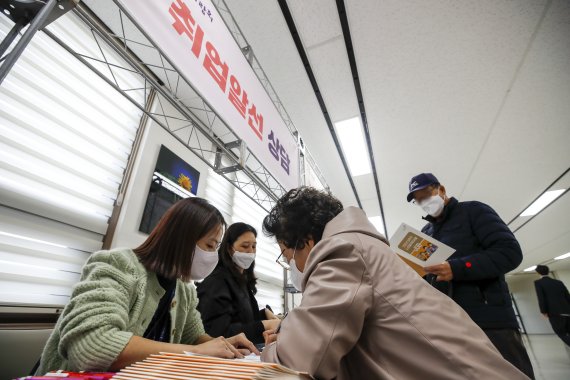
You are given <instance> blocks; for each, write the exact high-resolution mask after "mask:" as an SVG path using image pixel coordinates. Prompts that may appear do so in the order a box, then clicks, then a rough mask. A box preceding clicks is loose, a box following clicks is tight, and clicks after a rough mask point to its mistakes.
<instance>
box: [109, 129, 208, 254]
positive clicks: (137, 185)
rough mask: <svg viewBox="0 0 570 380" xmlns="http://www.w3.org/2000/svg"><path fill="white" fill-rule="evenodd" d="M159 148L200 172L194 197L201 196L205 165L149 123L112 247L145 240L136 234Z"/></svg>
mask: <svg viewBox="0 0 570 380" xmlns="http://www.w3.org/2000/svg"><path fill="white" fill-rule="evenodd" d="M161 145H164V146H166V147H167V148H168V149H170V150H171V151H172V152H173V153H175V154H176V155H178V156H179V157H180V158H182V159H183V160H184V161H186V162H187V163H188V164H190V165H192V166H193V167H194V168H195V169H196V170H198V171H199V172H200V180H199V182H198V193H197V195H198V196H199V197H204V190H205V188H206V179H207V177H208V165H206V164H205V163H204V161H202V160H201V159H200V158H198V156H196V155H195V154H194V153H192V152H191V151H190V150H188V148H186V147H185V146H184V145H183V144H182V143H180V142H179V141H178V140H176V139H175V138H174V137H173V136H172V135H171V134H170V133H169V132H167V131H165V130H164V129H163V128H162V127H161V126H159V125H158V124H156V123H155V122H153V121H150V122H149V124H148V125H147V128H146V130H145V134H144V136H143V139H142V141H141V147H140V149H139V152H138V156H137V157H136V160H135V165H134V167H133V173H132V175H131V180H130V182H129V187H128V189H127V193H126V195H125V199H124V203H123V207H122V210H121V214H120V216H119V221H118V223H117V229H116V231H115V236H114V237H113V243H112V247H128V248H134V247H136V246H138V245H139V244H141V243H142V242H143V241H144V239H145V238H146V237H147V235H146V234H144V233H142V232H139V225H140V222H141V218H142V214H143V211H144V205H145V203H146V198H147V195H148V190H149V187H150V183H151V181H152V174H153V172H154V169H155V166H156V159H157V158H158V153H159V151H160V146H161Z"/></svg>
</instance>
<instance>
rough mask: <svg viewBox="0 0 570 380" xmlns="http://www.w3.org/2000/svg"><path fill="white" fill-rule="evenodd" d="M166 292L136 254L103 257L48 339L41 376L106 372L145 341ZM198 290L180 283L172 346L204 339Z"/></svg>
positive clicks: (89, 267)
mask: <svg viewBox="0 0 570 380" xmlns="http://www.w3.org/2000/svg"><path fill="white" fill-rule="evenodd" d="M164 293H165V290H164V289H163V288H162V287H161V286H160V284H159V282H158V279H157V277H156V274H155V273H153V272H149V271H147V270H146V269H145V268H144V267H143V266H142V265H141V263H140V262H139V260H138V258H137V256H136V255H135V253H134V252H133V251H132V250H131V249H115V250H111V251H99V252H96V253H94V254H93V255H91V257H90V258H89V260H87V263H86V264H85V266H84V267H83V272H82V274H81V280H80V281H79V283H77V285H75V287H74V288H73V292H72V294H71V299H70V300H69V303H68V304H67V306H66V307H65V309H64V310H63V313H62V314H61V316H60V317H59V320H58V321H57V324H56V326H55V328H54V330H53V332H52V334H51V336H50V337H49V339H48V341H47V343H46V346H45V348H44V351H43V353H42V359H41V363H40V366H39V368H38V370H37V372H36V373H37V374H44V373H46V372H48V371H52V370H58V369H63V370H67V371H105V370H108V369H109V367H110V366H111V364H113V362H114V361H115V359H116V358H117V357H118V356H119V354H120V353H121V351H123V349H124V348H125V346H126V345H127V343H128V342H129V340H130V339H131V337H132V336H133V335H137V336H142V335H143V334H144V332H145V331H146V329H147V327H148V325H149V324H150V321H151V319H152V317H153V315H154V312H155V311H156V308H157V306H158V302H159V301H160V298H161V297H162V296H163V295H164ZM197 304H198V298H197V296H196V288H195V287H194V285H193V284H187V283H184V282H182V281H180V280H178V281H177V284H176V292H175V296H174V299H173V300H172V304H171V309H170V316H171V318H172V331H171V333H170V341H171V342H172V343H183V344H193V343H194V342H196V340H197V339H198V337H199V336H200V335H203V334H205V332H204V326H203V325H202V320H201V318H200V313H199V312H198V311H197V310H196V306H197Z"/></svg>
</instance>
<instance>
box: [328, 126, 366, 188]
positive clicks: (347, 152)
mask: <svg viewBox="0 0 570 380" xmlns="http://www.w3.org/2000/svg"><path fill="white" fill-rule="evenodd" d="M334 125H335V129H336V134H337V136H338V139H339V141H340V145H341V147H342V151H343V152H344V156H345V157H346V161H347V162H348V168H349V169H350V174H351V175H352V176H353V177H356V176H359V175H364V174H369V173H370V172H371V171H372V169H371V168H370V157H369V156H368V148H367V147H366V142H365V140H364V131H363V129H362V124H361V123H360V117H354V118H352V119H348V120H343V121H339V122H336V123H334Z"/></svg>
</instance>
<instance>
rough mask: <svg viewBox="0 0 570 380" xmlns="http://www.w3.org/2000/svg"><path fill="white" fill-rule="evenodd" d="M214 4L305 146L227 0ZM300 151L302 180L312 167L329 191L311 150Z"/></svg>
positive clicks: (280, 110)
mask: <svg viewBox="0 0 570 380" xmlns="http://www.w3.org/2000/svg"><path fill="white" fill-rule="evenodd" d="M212 3H213V4H214V5H215V6H216V9H217V10H218V12H219V13H220V15H221V16H222V18H223V20H224V22H225V23H226V26H227V27H228V29H229V31H230V32H231V33H232V35H233V36H234V40H235V41H236V43H237V44H238V46H239V47H240V48H241V50H242V52H243V53H244V55H245V56H246V57H247V60H248V62H249V64H250V66H251V68H252V69H253V71H254V72H255V74H256V75H257V78H258V79H259V81H260V82H261V84H262V85H263V87H264V88H265V91H266V92H267V94H268V95H269V97H270V98H271V100H272V101H273V104H274V105H275V108H276V109H277V111H278V112H279V115H281V118H282V119H283V121H284V122H285V125H287V128H289V131H290V132H291V134H292V135H293V136H295V137H296V138H297V139H298V142H299V145H304V143H303V142H302V140H301V138H300V136H299V132H298V131H297V129H296V128H295V125H294V124H293V121H292V120H291V117H290V116H289V114H288V113H287V110H286V109H285V106H284V105H283V102H282V101H281V99H280V98H279V95H277V92H276V91H275V89H274V88H273V85H272V84H271V82H270V81H269V78H268V77H267V75H266V74H265V71H264V70H263V67H261V64H260V63H259V61H258V60H257V57H256V56H255V53H254V51H253V49H252V47H251V46H250V45H249V43H248V42H247V39H246V38H245V35H244V34H243V32H242V31H241V28H240V27H239V25H238V24H237V22H236V20H235V18H234V16H233V15H232V13H231V11H230V9H229V7H228V6H227V4H226V2H225V0H212ZM299 140H300V141H299ZM300 149H301V157H302V160H301V161H305V162H304V163H303V162H301V171H300V172H301V180H302V181H303V180H304V178H305V177H304V174H305V172H304V168H303V167H304V166H306V165H309V166H310V167H311V169H312V170H313V171H314V173H315V175H316V176H317V178H318V179H319V181H320V182H321V184H322V185H323V188H325V189H329V187H328V185H327V182H326V181H325V178H324V175H323V173H322V171H321V170H320V168H319V167H318V166H317V164H316V162H315V159H314V158H313V156H312V155H311V152H310V151H309V149H308V148H305V147H300Z"/></svg>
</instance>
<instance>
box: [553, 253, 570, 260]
mask: <svg viewBox="0 0 570 380" xmlns="http://www.w3.org/2000/svg"><path fill="white" fill-rule="evenodd" d="M569 257H570V252H568V253H565V254H563V255H560V256H556V257H555V258H554V260H564V259H567V258H569Z"/></svg>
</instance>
